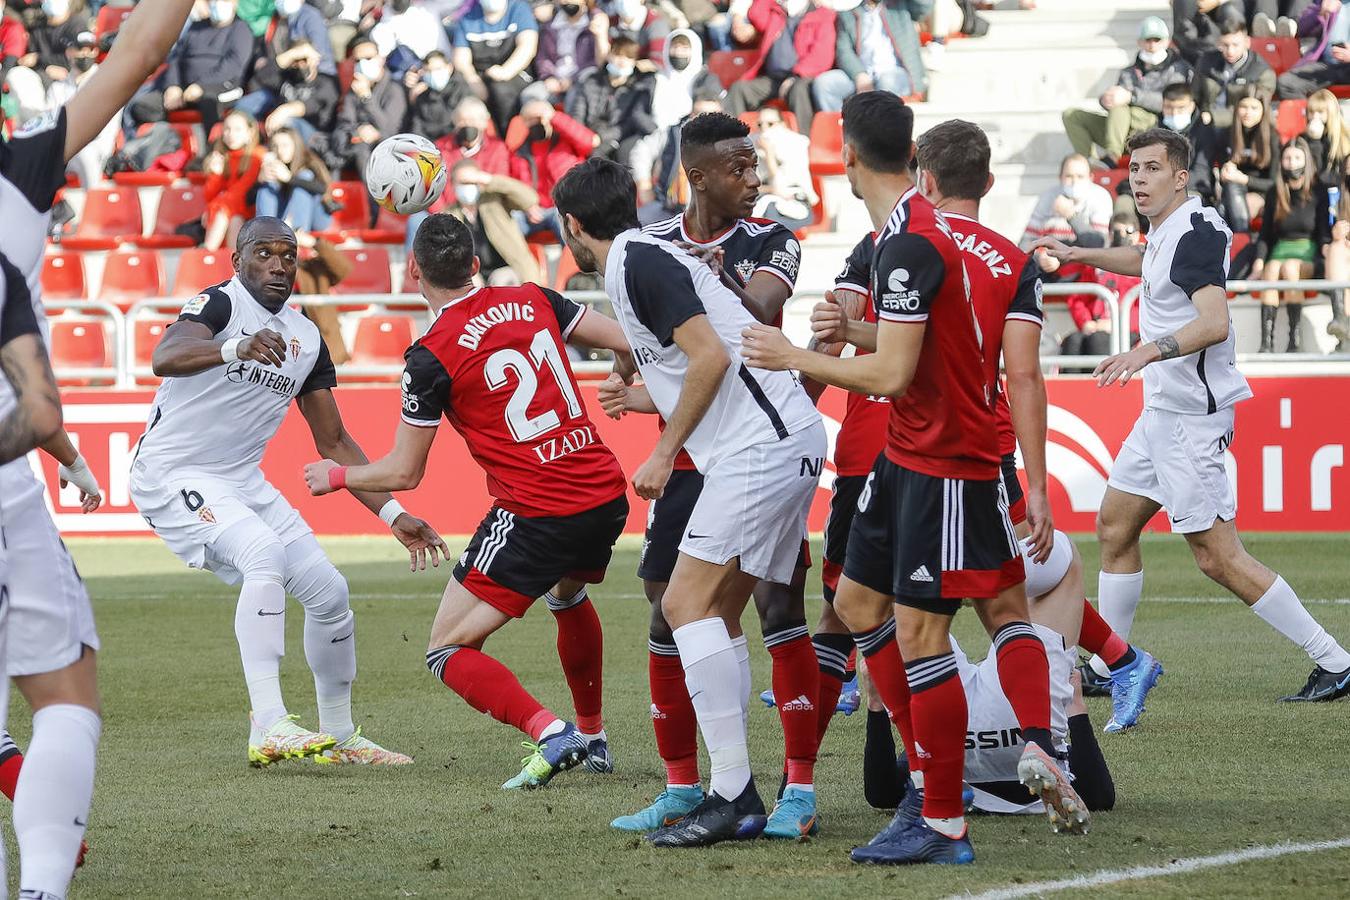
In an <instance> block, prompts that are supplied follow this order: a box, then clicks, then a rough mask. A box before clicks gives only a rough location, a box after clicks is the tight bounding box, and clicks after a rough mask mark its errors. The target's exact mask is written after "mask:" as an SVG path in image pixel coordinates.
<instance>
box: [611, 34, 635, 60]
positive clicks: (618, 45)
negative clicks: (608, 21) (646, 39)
mask: <svg viewBox="0 0 1350 900" xmlns="http://www.w3.org/2000/svg"><path fill="white" fill-rule="evenodd" d="M609 52H610V53H617V54H618V55H620V56H629V57H632V58H633V59H637V58H638V57H639V56H641V55H642V45H641V44H639V43H638V42H637V41H635V40H633V39H632V38H631V37H629V36H628V35H626V34H621V35H619V36H618V37H616V38H615V39H614V40H612V41H610V43H609Z"/></svg>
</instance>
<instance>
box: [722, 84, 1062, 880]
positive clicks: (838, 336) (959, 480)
mask: <svg viewBox="0 0 1350 900" xmlns="http://www.w3.org/2000/svg"><path fill="white" fill-rule="evenodd" d="M912 128H913V114H912V112H911V111H910V110H909V109H908V108H907V107H905V105H904V103H903V102H902V101H900V100H899V99H898V98H896V97H895V96H893V95H887V94H885V93H884V92H871V93H866V94H858V95H856V96H854V97H852V98H850V100H849V101H848V103H847V104H845V107H844V149H843V159H844V169H845V174H846V175H847V176H848V178H849V181H850V184H851V185H852V187H853V189H854V192H855V193H856V194H857V195H858V196H859V197H861V198H862V199H863V201H864V202H865V203H866V205H867V208H868V211H869V213H870V214H871V216H872V220H873V222H874V224H875V225H876V226H877V228H878V231H877V238H876V250H875V252H874V255H873V258H872V265H871V277H870V279H869V282H868V286H869V287H870V288H871V295H872V303H873V307H874V308H875V310H876V313H877V318H878V320H879V321H878V323H877V325H875V326H872V325H869V324H868V323H863V322H854V321H848V322H843V323H842V325H843V327H838V326H839V325H840V324H841V323H840V320H839V318H836V319H835V320H834V324H832V325H831V326H830V327H827V328H825V329H823V330H822V329H821V328H819V327H814V329H813V330H815V332H816V336H817V338H818V339H820V340H826V341H838V340H847V341H848V342H849V343H852V344H854V345H855V346H860V347H863V348H865V349H870V350H875V351H876V352H875V353H872V354H867V355H864V356H857V357H854V358H852V359H842V358H841V359H835V358H832V357H829V356H826V355H824V354H819V353H812V352H809V351H802V350H798V349H797V348H795V347H793V346H792V345H791V344H790V343H789V342H788V341H787V339H786V338H785V337H784V336H783V335H782V333H781V332H779V331H777V330H775V329H770V328H767V327H764V326H754V327H752V328H750V329H747V331H746V333H745V339H744V340H745V343H744V351H743V352H744V353H745V355H746V357H747V358H748V359H749V361H750V363H751V365H755V366H759V367H762V368H770V369H780V368H792V369H798V370H800V371H801V372H802V374H803V375H805V376H806V377H809V378H813V379H816V380H818V381H823V382H825V383H828V384H834V385H837V386H840V387H844V388H847V389H849V390H852V391H857V392H860V393H868V394H884V395H888V396H891V397H893V398H894V399H893V401H892V406H891V411H890V415H889V422H888V429H887V440H886V447H885V450H884V452H883V454H882V455H881V457H880V458H879V459H878V460H877V462H876V464H875V466H874V467H873V470H872V473H871V475H870V476H869V481H868V484H867V485H866V486H865V488H864V490H863V496H862V498H860V501H859V511H858V514H857V516H856V517H855V519H854V522H853V526H852V530H851V532H850V535H849V542H848V550H847V558H846V561H845V567H844V576H843V578H841V579H840V582H839V590H838V592H837V594H836V597H835V608H836V610H837V611H838V613H839V615H840V617H841V618H842V619H843V620H844V621H845V622H847V623H848V624H849V626H850V628H851V629H852V631H853V634H854V639H855V641H856V642H857V644H858V646H859V648H860V649H861V650H862V651H863V654H864V656H865V657H866V658H867V663H868V670H869V672H870V674H871V676H872V678H873V682H874V683H875V684H876V686H877V689H878V690H879V691H880V693H881V696H882V698H883V700H884V701H885V703H886V706H887V708H888V709H890V710H891V713H892V716H893V718H894V721H895V722H896V725H897V726H898V727H899V729H900V732H901V737H902V738H903V739H904V741H905V744H906V751H907V755H908V756H909V757H910V758H913V759H918V760H921V761H922V762H921V769H920V774H919V776H918V777H917V778H915V779H913V788H914V789H913V790H911V791H909V792H908V793H907V795H906V802H905V803H904V804H903V805H902V807H901V808H900V809H899V810H898V811H897V813H896V818H895V819H894V820H893V821H892V823H891V824H890V825H889V826H888V827H887V828H886V829H885V830H883V832H882V833H881V834H879V835H878V836H877V837H876V838H875V839H874V840H873V842H872V844H870V845H869V846H867V847H862V848H858V849H857V850H855V851H854V852H853V858H854V859H855V860H856V861H858V862H873V863H892V864H894V863H914V862H949V863H963V862H970V861H972V860H973V859H974V852H973V850H972V849H971V846H970V843H969V841H968V839H967V837H966V828H965V822H964V813H963V809H962V803H961V781H962V766H963V758H964V743H965V730H966V719H967V716H966V702H965V696H964V692H963V690H962V687H961V683H960V679H959V677H958V674H957V666H956V662H955V658H954V656H953V654H952V648H951V645H950V642H949V639H948V634H949V631H950V626H951V616H952V615H954V613H955V612H956V609H957V608H958V605H959V603H960V601H961V599H963V598H967V597H969V598H973V599H976V600H979V601H981V602H979V603H977V604H976V609H977V610H978V611H979V614H980V618H981V620H982V621H983V622H984V624H985V626H986V628H988V629H989V631H990V632H991V634H992V635H993V636H994V639H995V647H996V652H997V653H998V656H999V658H1000V661H1002V660H1003V658H1004V657H1005V656H1006V657H1007V658H1008V660H1009V663H1008V665H1006V666H1004V665H1000V674H1001V673H1002V672H1003V670H1004V669H1005V668H1006V669H1008V671H1010V672H1011V671H1013V670H1016V671H1017V672H1018V673H1019V674H1018V677H1017V678H1016V679H1014V680H1015V682H1016V685H1015V686H1014V685H1010V684H1008V683H1007V682H1006V680H1005V685H1004V686H1005V690H1006V691H1007V693H1008V694H1009V697H1010V699H1013V695H1014V694H1018V695H1020V696H1019V699H1015V700H1014V701H1013V705H1014V708H1015V709H1016V710H1017V711H1018V713H1019V715H1018V718H1019V721H1020V722H1021V723H1022V725H1023V734H1024V737H1025V739H1026V740H1027V742H1028V743H1027V747H1026V750H1025V751H1024V753H1023V757H1022V760H1021V762H1020V763H1019V770H1020V771H1021V773H1022V775H1023V781H1024V783H1026V784H1027V785H1028V787H1030V788H1032V789H1033V790H1034V791H1036V792H1037V793H1039V794H1041V796H1043V797H1045V798H1046V799H1048V800H1052V801H1054V802H1056V805H1057V814H1058V815H1059V816H1061V817H1062V818H1063V819H1064V820H1065V821H1066V823H1067V824H1069V825H1070V826H1071V827H1078V826H1081V825H1083V824H1085V822H1086V817H1087V811H1086V809H1085V808H1083V807H1082V805H1081V802H1080V801H1078V798H1077V797H1076V795H1075V794H1074V793H1073V789H1072V787H1071V786H1070V784H1069V782H1068V780H1067V779H1066V778H1065V777H1064V775H1063V773H1062V772H1061V771H1060V769H1059V767H1058V765H1057V764H1056V762H1055V760H1054V747H1053V741H1052V738H1051V735H1050V731H1049V727H1048V726H1049V711H1050V705H1049V700H1050V698H1049V677H1048V663H1047V662H1046V657H1045V648H1044V646H1043V645H1041V644H1040V642H1039V641H1038V640H1037V639H1036V637H1035V632H1034V630H1033V629H1032V628H1031V626H1030V624H1029V623H1028V621H1027V619H1028V615H1027V601H1026V595H1025V593H1024V590H1023V587H1022V582H1023V580H1024V576H1023V567H1022V560H1021V557H1020V555H1019V553H1018V551H1017V548H1016V539H1015V538H1014V536H1013V533H1012V524H1011V522H1010V521H1009V519H1008V515H1007V507H1006V498H1005V496H1004V494H1003V490H1002V485H1001V482H1000V477H999V476H1000V471H999V469H1000V457H999V454H998V452H997V430H996V419H995V414H994V392H993V391H994V389H993V385H992V384H991V383H990V380H989V378H988V377H987V375H986V370H985V364H984V357H983V353H982V333H981V328H980V325H979V321H978V317H977V315H976V312H975V309H974V307H973V306H972V302H971V298H970V279H969V278H968V276H967V272H966V266H965V261H964V259H963V258H962V253H961V251H960V250H959V248H958V247H957V244H956V241H955V240H954V239H953V236H952V232H951V228H950V227H949V226H948V224H947V222H946V221H945V220H944V218H943V217H942V215H941V213H939V212H938V211H937V210H936V209H935V208H934V207H933V205H932V204H931V203H930V202H928V201H927V200H926V199H925V198H924V197H923V196H922V195H921V194H920V193H919V191H918V189H917V187H916V186H915V184H914V181H913V180H912V179H911V177H910V175H909V162H910V149H911V148H910V141H909V135H910V134H911V132H912ZM815 324H816V323H814V322H813V326H814V325H815ZM892 601H894V604H895V605H894V611H895V613H894V615H895V618H894V620H892V618H891V611H892ZM897 623H898V625H899V627H898V629H897ZM897 631H898V633H899V636H900V640H901V641H902V642H903V643H904V647H903V650H904V660H903V663H904V665H903V667H902V664H901V663H902V660H901V656H900V653H899V652H897V651H898V650H899V649H900V648H898V647H897V643H896V634H897ZM1014 663H1015V664H1014ZM920 747H921V748H922V750H921V751H920V750H919V749H918V748H920Z"/></svg>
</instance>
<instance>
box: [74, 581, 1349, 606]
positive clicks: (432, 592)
mask: <svg viewBox="0 0 1350 900" xmlns="http://www.w3.org/2000/svg"><path fill="white" fill-rule="evenodd" d="M92 577H93V578H95V579H99V578H116V577H119V576H98V575H96V576H92ZM440 590H441V589H440V588H439V587H430V588H428V589H427V590H426V592H424V593H409V592H403V591H400V592H397V593H383V592H381V593H361V594H356V595H354V597H355V599H357V600H425V599H427V598H428V597H437V596H439V595H440ZM182 597H183V595H182V594H166V593H158V592H157V593H140V592H137V593H135V594H121V593H120V592H118V599H134V600H178V599H182ZM104 599H107V596H106V595H104ZM596 599H598V600H645V599H647V597H646V595H645V594H632V593H622V594H611V593H608V592H605V591H603V590H601V591H598V592H597V593H596ZM1299 599H1300V600H1301V601H1303V603H1304V605H1308V606H1350V597H1300V598H1299ZM94 600H95V602H97V601H98V600H99V596H98V593H97V592H95V596H94ZM1143 602H1144V603H1179V604H1193V605H1208V604H1229V605H1234V606H1236V605H1238V604H1239V603H1240V601H1239V600H1238V599H1237V598H1236V597H1144V598H1143Z"/></svg>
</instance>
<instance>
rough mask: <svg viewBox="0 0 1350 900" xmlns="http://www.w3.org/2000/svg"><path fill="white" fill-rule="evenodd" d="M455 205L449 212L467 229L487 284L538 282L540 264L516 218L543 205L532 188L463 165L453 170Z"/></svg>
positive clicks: (471, 162)
mask: <svg viewBox="0 0 1350 900" xmlns="http://www.w3.org/2000/svg"><path fill="white" fill-rule="evenodd" d="M450 181H451V182H452V183H453V184H454V188H455V202H454V203H453V204H451V205H450V206H448V207H446V209H445V212H447V213H449V214H450V215H452V216H454V217H455V218H457V219H459V220H460V221H461V222H463V223H464V224H465V225H468V226H469V232H470V233H471V234H473V251H474V254H475V255H476V256H477V257H478V261H479V264H480V265H481V268H480V269H479V272H480V274H481V275H482V277H483V280H484V281H485V282H486V283H488V284H491V285H513V284H523V283H524V282H526V281H533V282H536V283H538V282H540V281H542V280H543V276H542V274H541V273H540V271H539V261H538V260H537V259H536V258H535V256H534V254H533V253H532V252H530V247H529V245H528V244H527V243H526V242H525V236H524V235H523V234H521V232H520V229H519V228H518V227H516V223H515V221H514V220H513V219H512V214H513V213H522V214H523V213H524V212H525V211H526V210H528V209H531V208H533V207H535V206H537V205H538V204H539V195H538V194H536V193H535V191H534V188H532V187H530V186H529V185H528V184H525V183H524V182H523V181H517V180H516V179H514V178H510V177H508V176H506V175H494V174H492V173H491V172H484V171H483V170H482V169H481V168H479V166H478V163H477V162H476V161H475V160H472V159H461V160H460V161H459V162H457V163H455V167H454V168H453V169H451V170H450Z"/></svg>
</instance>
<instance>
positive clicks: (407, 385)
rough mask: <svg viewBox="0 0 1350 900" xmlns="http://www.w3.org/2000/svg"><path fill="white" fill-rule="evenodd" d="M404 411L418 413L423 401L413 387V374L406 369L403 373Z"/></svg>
mask: <svg viewBox="0 0 1350 900" xmlns="http://www.w3.org/2000/svg"><path fill="white" fill-rule="evenodd" d="M402 393H403V411H404V412H405V413H412V414H414V415H416V414H417V411H418V410H419V409H421V408H422V403H421V401H419V400H418V399H417V395H416V394H415V393H413V389H412V374H411V373H409V372H407V371H404V373H403V391H402Z"/></svg>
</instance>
